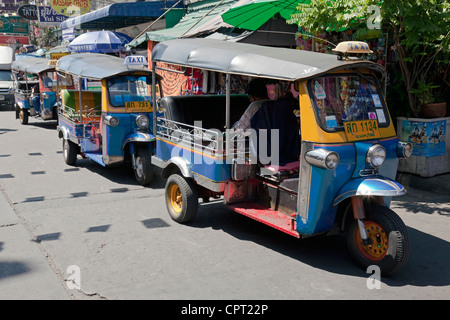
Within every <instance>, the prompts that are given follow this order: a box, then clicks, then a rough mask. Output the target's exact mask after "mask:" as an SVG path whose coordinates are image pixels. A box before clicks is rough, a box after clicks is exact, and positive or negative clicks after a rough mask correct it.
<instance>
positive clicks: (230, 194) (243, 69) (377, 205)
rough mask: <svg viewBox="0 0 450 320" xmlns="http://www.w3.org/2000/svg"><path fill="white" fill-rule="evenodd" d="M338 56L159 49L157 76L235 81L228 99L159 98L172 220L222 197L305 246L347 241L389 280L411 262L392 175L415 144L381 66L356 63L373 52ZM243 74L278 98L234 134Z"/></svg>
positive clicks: (171, 45) (184, 219)
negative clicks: (312, 240) (183, 72)
mask: <svg viewBox="0 0 450 320" xmlns="http://www.w3.org/2000/svg"><path fill="white" fill-rule="evenodd" d="M336 52H337V55H334V54H321V53H315V52H308V51H302V50H292V49H284V48H272V47H263V46H255V45H250V44H242V43H234V42H227V41H215V40H207V39H178V40H169V41H165V42H162V43H159V44H158V45H157V46H155V47H154V49H153V53H152V62H153V66H152V68H153V70H156V71H157V70H158V68H159V65H158V64H159V63H163V64H164V65H173V66H178V68H185V69H186V68H194V69H200V70H205V71H208V72H212V75H213V74H215V73H221V74H224V75H225V78H226V83H225V86H226V94H225V95H201V96H172V97H169V96H166V97H163V98H162V99H160V100H156V99H155V100H154V104H156V103H158V107H157V108H155V110H154V112H156V110H157V109H158V110H159V111H160V112H162V113H163V116H157V115H156V113H155V114H154V132H156V154H155V155H154V156H153V157H152V163H153V164H155V165H157V166H159V167H161V168H162V175H163V176H164V177H167V178H168V179H167V183H166V188H165V197H166V205H167V209H168V212H169V214H170V216H171V218H172V219H173V220H175V221H177V222H180V223H188V222H189V221H191V220H192V219H194V217H195V215H196V212H197V210H198V205H199V204H198V199H199V198H201V199H203V201H204V202H205V201H208V200H209V199H211V198H213V199H217V198H222V199H223V202H224V204H225V205H226V206H227V207H228V208H229V209H231V210H233V211H235V212H237V213H240V214H243V215H245V216H247V217H250V218H252V219H255V220H256V221H259V222H262V223H264V224H266V225H268V226H271V227H273V228H276V229H278V230H280V231H282V232H285V233H287V234H289V235H291V236H294V237H297V238H304V237H310V236H313V235H324V234H327V235H335V234H341V233H343V234H346V240H347V244H348V249H349V252H350V253H351V255H352V257H353V258H354V259H355V261H356V262H357V263H358V264H359V265H360V266H362V267H364V268H367V267H368V266H370V265H377V266H379V268H380V270H381V272H382V274H389V273H393V272H395V271H397V270H399V269H400V268H401V267H402V266H403V265H404V264H405V263H406V261H407V259H408V256H409V238H408V234H407V230H406V226H405V225H404V223H403V222H402V220H401V219H400V218H399V216H398V215H397V214H396V213H394V211H392V210H391V209H390V208H389V206H390V199H391V197H393V196H400V195H403V194H405V193H406V190H405V188H404V187H403V186H402V185H400V184H399V183H398V182H396V181H395V177H396V171H397V164H398V160H399V158H402V157H408V156H409V155H410V154H411V152H412V149H411V148H412V146H411V144H409V143H403V142H400V141H399V140H398V139H397V136H396V133H395V130H394V124H393V121H392V119H391V118H390V115H389V111H388V107H387V105H386V101H385V99H384V95H383V90H382V88H383V87H382V85H381V84H380V79H382V77H383V76H384V75H385V70H384V68H383V67H382V66H381V65H379V64H376V63H373V62H370V61H367V60H364V59H360V57H359V56H360V55H364V54H369V53H370V49H369V48H368V46H367V44H365V43H353V42H352V43H344V44H341V45H339V46H338V47H337V48H336ZM355 55H356V56H355ZM173 69H175V68H173ZM166 70H167V69H166ZM236 76H238V77H241V79H249V78H250V79H255V78H261V79H263V81H264V82H265V83H266V88H269V87H270V88H273V86H275V88H277V89H276V90H274V91H275V92H279V94H276V95H273V96H272V99H271V98H267V97H266V98H265V99H264V100H263V102H262V103H261V106H260V108H259V109H258V111H257V112H256V113H255V114H254V115H253V116H252V118H251V122H250V123H251V128H250V129H248V130H242V129H235V128H236V127H235V128H233V124H234V123H235V122H236V121H238V120H239V119H240V117H241V116H242V114H243V113H244V111H245V110H246V108H247V107H248V105H249V104H250V101H249V99H248V97H247V96H245V95H239V94H231V79H232V77H236ZM268 96H269V95H268ZM237 128H238V127H237ZM211 214H213V213H212V212H211Z"/></svg>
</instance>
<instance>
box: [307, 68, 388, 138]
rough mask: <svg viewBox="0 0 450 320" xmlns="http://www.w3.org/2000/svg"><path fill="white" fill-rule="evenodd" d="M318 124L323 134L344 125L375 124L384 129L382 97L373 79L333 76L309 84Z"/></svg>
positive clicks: (369, 77) (386, 121) (339, 128)
mask: <svg viewBox="0 0 450 320" xmlns="http://www.w3.org/2000/svg"><path fill="white" fill-rule="evenodd" d="M309 89H310V93H312V95H311V97H312V100H313V104H314V108H315V111H316V116H317V119H318V121H319V124H320V125H321V126H322V128H323V129H324V130H325V131H336V130H343V128H344V123H345V122H347V121H359V120H377V121H378V123H379V125H380V126H387V125H388V120H389V118H388V115H387V112H386V108H385V106H384V102H383V96H382V94H381V92H380V89H379V87H378V86H377V85H376V84H375V79H374V78H373V77H371V76H368V75H364V76H363V77H360V76H358V75H353V74H352V75H333V76H326V77H321V78H317V79H313V80H312V81H310V88H309Z"/></svg>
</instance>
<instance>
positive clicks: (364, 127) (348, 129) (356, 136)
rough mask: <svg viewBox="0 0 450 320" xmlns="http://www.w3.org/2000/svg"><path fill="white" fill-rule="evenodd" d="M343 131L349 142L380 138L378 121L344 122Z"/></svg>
mask: <svg viewBox="0 0 450 320" xmlns="http://www.w3.org/2000/svg"><path fill="white" fill-rule="evenodd" d="M344 130H345V135H346V136H347V139H348V141H349V142H350V141H358V140H367V139H378V138H380V131H379V130H378V121H377V120H375V119H372V120H362V121H349V122H345V123H344Z"/></svg>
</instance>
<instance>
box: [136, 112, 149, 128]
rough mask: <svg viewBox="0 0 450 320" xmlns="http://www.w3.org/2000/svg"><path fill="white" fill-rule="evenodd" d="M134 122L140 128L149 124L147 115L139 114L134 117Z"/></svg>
mask: <svg viewBox="0 0 450 320" xmlns="http://www.w3.org/2000/svg"><path fill="white" fill-rule="evenodd" d="M136 124H137V126H138V127H139V128H141V129H146V128H147V127H148V124H149V120H148V117H147V116H145V115H139V116H137V117H136Z"/></svg>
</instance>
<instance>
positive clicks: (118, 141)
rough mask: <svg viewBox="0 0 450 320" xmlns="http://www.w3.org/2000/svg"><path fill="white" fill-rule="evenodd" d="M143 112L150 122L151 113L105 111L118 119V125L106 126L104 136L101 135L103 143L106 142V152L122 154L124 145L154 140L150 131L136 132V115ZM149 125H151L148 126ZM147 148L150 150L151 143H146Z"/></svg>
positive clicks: (114, 154)
mask: <svg viewBox="0 0 450 320" xmlns="http://www.w3.org/2000/svg"><path fill="white" fill-rule="evenodd" d="M141 114H145V115H146V116H147V117H148V118H149V120H150V123H151V121H152V119H153V114H152V113H107V114H105V115H106V116H107V115H111V116H114V117H116V118H117V119H119V125H118V126H117V127H110V126H106V137H103V143H105V142H106V145H104V147H106V153H107V154H108V155H110V156H124V152H125V151H124V148H125V145H126V144H128V143H130V142H134V141H138V142H151V141H153V140H154V138H155V137H154V135H153V134H152V133H142V132H138V131H137V130H138V129H139V128H138V126H137V124H136V117H137V116H138V115H141ZM150 127H151V126H150ZM148 147H149V150H150V151H152V146H151V144H148Z"/></svg>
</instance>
